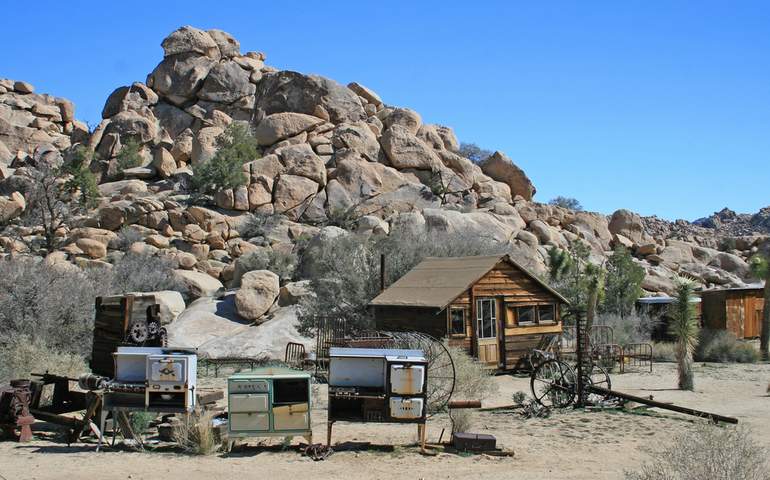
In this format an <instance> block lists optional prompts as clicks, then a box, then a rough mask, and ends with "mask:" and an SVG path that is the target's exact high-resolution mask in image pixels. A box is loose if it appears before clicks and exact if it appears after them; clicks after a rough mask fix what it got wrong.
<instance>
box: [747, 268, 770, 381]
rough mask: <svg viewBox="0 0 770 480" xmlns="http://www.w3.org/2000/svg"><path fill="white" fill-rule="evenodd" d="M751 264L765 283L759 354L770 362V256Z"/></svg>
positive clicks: (755, 273)
mask: <svg viewBox="0 0 770 480" xmlns="http://www.w3.org/2000/svg"><path fill="white" fill-rule="evenodd" d="M749 264H750V265H751V272H752V273H753V274H754V276H755V277H757V278H758V279H760V280H764V281H765V305H764V308H763V312H762V328H761V329H760V334H759V353H760V354H761V355H762V360H770V355H768V343H769V342H770V255H768V254H757V255H754V256H753V257H752V258H751V260H750V263H749ZM769 388H770V387H769Z"/></svg>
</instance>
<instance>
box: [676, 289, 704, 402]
mask: <svg viewBox="0 0 770 480" xmlns="http://www.w3.org/2000/svg"><path fill="white" fill-rule="evenodd" d="M693 288H694V284H693V282H692V281H690V280H687V279H684V278H680V279H678V280H677V281H676V302H674V304H673V305H672V310H671V323H670V324H669V333H670V334H671V335H672V336H673V337H674V338H676V347H675V348H676V352H675V353H676V363H677V372H678V374H679V388H680V389H681V390H692V389H693V372H692V355H693V351H695V347H696V346H697V345H698V328H699V327H698V322H697V320H696V319H695V307H694V306H693V304H692V303H691V302H690V299H691V298H692V294H693Z"/></svg>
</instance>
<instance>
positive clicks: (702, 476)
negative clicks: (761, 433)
mask: <svg viewBox="0 0 770 480" xmlns="http://www.w3.org/2000/svg"><path fill="white" fill-rule="evenodd" d="M765 458H766V452H765V450H764V449H763V448H762V447H761V446H760V445H758V444H757V443H756V442H754V440H753V439H752V438H751V436H750V434H749V431H748V430H747V429H746V428H743V427H717V426H714V425H710V424H707V423H699V424H698V425H697V426H696V427H695V428H693V429H691V430H688V431H686V432H684V433H681V434H679V435H677V436H676V438H674V440H673V441H672V442H671V443H670V444H669V445H667V446H666V447H665V448H664V449H663V450H661V451H659V452H657V453H655V454H653V460H652V461H651V462H648V463H645V464H643V465H642V467H641V468H640V469H639V471H638V472H626V479H627V480H706V479H708V480H738V479H740V480H768V479H770V474H768V473H767V472H768V465H767V462H766V460H765Z"/></svg>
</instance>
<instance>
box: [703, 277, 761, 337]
mask: <svg viewBox="0 0 770 480" xmlns="http://www.w3.org/2000/svg"><path fill="white" fill-rule="evenodd" d="M700 295H701V299H702V311H703V326H704V327H705V328H710V329H713V330H727V331H730V332H732V333H734V334H735V336H736V337H738V338H757V337H759V334H760V332H761V331H762V330H761V329H762V313H763V311H764V305H765V300H764V291H763V287H762V286H761V285H753V286H750V287H745V288H723V289H718V290H704V291H703V292H701V294H700Z"/></svg>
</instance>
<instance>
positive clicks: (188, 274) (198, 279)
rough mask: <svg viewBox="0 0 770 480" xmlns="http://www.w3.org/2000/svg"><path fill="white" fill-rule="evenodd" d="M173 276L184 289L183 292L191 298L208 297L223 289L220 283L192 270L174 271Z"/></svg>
mask: <svg viewBox="0 0 770 480" xmlns="http://www.w3.org/2000/svg"><path fill="white" fill-rule="evenodd" d="M174 275H175V276H176V278H177V280H178V281H179V282H180V283H181V285H182V286H183V288H184V292H185V293H186V294H187V295H188V296H189V297H192V298H199V297H210V296H212V295H214V294H215V293H217V291H218V290H219V289H221V288H224V287H223V285H222V282H220V281H219V280H217V279H216V278H214V277H211V276H209V275H207V274H205V273H201V272H196V271H194V270H174Z"/></svg>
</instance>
